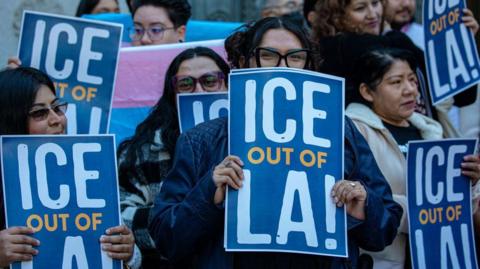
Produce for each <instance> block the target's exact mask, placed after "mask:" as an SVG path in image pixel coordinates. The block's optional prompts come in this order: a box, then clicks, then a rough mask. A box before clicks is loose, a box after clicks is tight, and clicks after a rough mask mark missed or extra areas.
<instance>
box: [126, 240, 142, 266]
mask: <svg viewBox="0 0 480 269" xmlns="http://www.w3.org/2000/svg"><path fill="white" fill-rule="evenodd" d="M127 265H128V266H126V267H127V268H131V269H139V268H140V266H141V265H142V253H140V250H139V249H138V247H137V245H136V244H135V245H133V255H132V258H131V259H130V260H129V261H128V263H127Z"/></svg>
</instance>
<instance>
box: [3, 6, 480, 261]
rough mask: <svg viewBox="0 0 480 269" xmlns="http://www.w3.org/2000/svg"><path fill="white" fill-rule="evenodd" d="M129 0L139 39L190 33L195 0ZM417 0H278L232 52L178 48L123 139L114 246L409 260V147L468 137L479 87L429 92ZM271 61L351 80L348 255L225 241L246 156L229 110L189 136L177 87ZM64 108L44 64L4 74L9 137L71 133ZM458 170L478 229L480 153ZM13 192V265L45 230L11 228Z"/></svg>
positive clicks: (236, 36)
mask: <svg viewBox="0 0 480 269" xmlns="http://www.w3.org/2000/svg"><path fill="white" fill-rule="evenodd" d="M127 4H128V7H129V9H130V11H131V14H132V19H133V23H134V26H133V27H132V29H129V33H130V37H131V40H132V45H133V46H146V45H161V44H171V43H178V42H184V41H185V33H186V30H187V29H186V27H187V22H188V20H189V19H190V17H191V6H190V4H189V3H188V2H187V1H186V0H127ZM415 6H416V3H415V0H305V1H304V2H302V1H282V0H278V1H270V0H269V1H266V5H265V8H264V9H263V10H262V12H261V16H263V18H260V19H258V20H257V21H254V22H249V23H247V24H245V25H244V26H242V27H241V28H239V29H237V30H236V31H235V32H234V33H232V34H231V35H230V36H229V37H228V38H227V39H226V40H225V51H226V52H227V58H228V59H227V62H226V61H225V60H224V59H223V58H222V57H220V56H219V55H218V54H217V53H215V52H214V51H213V50H211V49H210V48H206V47H195V48H190V49H186V50H185V51H183V52H181V53H180V54H179V55H178V56H176V57H175V59H174V60H173V61H172V63H171V64H170V66H169V68H168V70H167V72H166V75H165V84H164V92H163V95H162V96H161V97H160V99H159V100H158V101H157V103H156V104H155V106H154V107H153V108H152V109H151V111H150V113H149V114H148V116H147V117H146V118H145V120H144V121H143V122H141V123H140V124H139V125H138V126H137V127H136V130H135V134H134V135H133V136H132V137H130V138H128V139H126V140H125V141H123V142H122V143H121V144H120V145H119V147H118V151H117V157H118V175H119V184H120V205H121V215H122V219H123V222H124V223H125V224H124V225H120V226H116V227H112V228H110V229H108V230H107V232H106V235H105V236H103V237H102V239H101V244H102V246H103V249H104V250H105V251H106V252H107V254H108V255H109V256H110V257H112V258H114V259H119V260H123V261H124V262H125V264H126V266H130V267H132V268H410V266H411V264H410V263H411V262H410V259H409V255H410V254H409V249H408V217H407V213H406V212H407V198H406V159H405V158H406V153H407V152H406V145H407V144H408V142H409V141H413V140H424V139H425V140H428V139H442V138H452V137H462V134H461V133H459V132H458V130H457V129H456V128H455V126H454V125H453V124H452V123H451V121H450V118H449V117H448V110H449V109H450V107H451V106H452V105H453V104H455V105H456V106H466V105H469V104H472V103H473V102H475V98H476V96H477V91H478V88H477V86H474V87H471V88H470V89H468V90H466V91H464V92H462V93H460V94H458V95H456V96H454V97H453V98H452V99H451V100H447V101H445V102H443V103H441V104H440V105H433V104H432V103H431V98H430V94H431V93H430V92H431V90H430V88H431V85H428V82H427V81H426V79H425V78H426V64H425V61H424V57H423V49H424V48H423V42H424V41H423V28H422V27H421V25H418V24H417V23H415V22H414V14H415ZM104 12H110V13H117V12H119V6H118V1H117V0H97V1H92V0H81V1H80V3H79V6H78V10H77V13H76V16H82V15H84V14H97V13H104ZM462 12H463V13H462V23H464V24H465V26H466V27H467V28H468V29H469V30H470V31H472V33H473V34H477V32H478V30H479V24H478V22H477V20H476V19H475V17H474V16H473V14H472V12H471V11H470V10H468V9H464V10H463V11H462ZM260 67H270V68H272V67H291V68H297V69H305V70H309V71H317V72H321V73H326V74H331V75H336V76H339V77H344V78H345V81H346V83H345V98H346V102H345V105H346V107H345V111H346V112H345V114H346V117H345V137H344V145H345V153H344V155H345V156H344V160H345V163H344V178H343V179H342V180H339V181H338V182H337V183H336V184H335V185H334V187H333V189H332V193H331V195H332V201H333V203H335V204H336V205H337V206H338V207H343V206H345V207H346V212H347V218H348V221H347V224H348V225H347V234H348V238H349V240H348V253H349V257H348V258H338V257H326V256H316V255H307V254H293V253H292V254H286V253H268V252H226V251H225V249H224V246H223V243H224V238H223V236H224V232H223V231H224V214H225V208H224V200H225V193H226V187H227V186H229V187H230V188H232V189H235V190H238V189H240V188H241V187H242V185H243V184H242V182H243V171H242V167H243V161H242V160H241V159H240V158H239V157H237V156H233V155H229V152H228V143H229V141H228V119H227V118H219V119H216V120H212V121H208V122H206V123H203V124H200V125H198V126H196V127H195V128H193V129H191V130H189V131H188V132H186V133H184V134H182V135H180V131H179V123H178V111H177V108H176V95H177V94H179V93H197V92H217V91H227V90H228V74H229V73H230V69H239V68H260ZM66 110H67V104H66V103H65V102H63V101H62V100H61V99H59V98H58V97H57V96H56V92H55V88H54V85H53V83H52V81H51V80H50V78H49V77H48V76H47V75H45V74H44V73H42V72H41V71H39V70H36V69H34V68H30V67H23V66H22V63H21V62H20V60H19V59H17V58H15V57H12V58H10V59H9V60H8V68H6V69H5V70H3V71H1V72H0V135H9V134H63V133H65V131H66V127H65V126H66V124H67V123H66V121H67V120H66V117H65V112H66ZM461 171H462V174H463V175H464V176H466V177H468V178H470V179H471V183H472V184H471V185H472V192H473V195H472V201H471V202H472V208H473V211H472V214H473V217H474V219H475V220H476V221H475V228H476V229H479V230H480V221H479V220H480V210H479V200H480V184H477V183H478V179H480V156H479V155H478V153H477V154H474V155H468V156H465V158H464V159H463V163H462V166H461ZM0 186H1V185H0ZM2 193H3V192H0V195H2ZM0 198H1V196H0ZM2 203H3V199H0V206H1V207H0V209H1V210H0V214H1V215H0V267H6V266H8V265H10V264H11V263H13V262H16V261H28V260H31V259H32V258H33V257H34V256H35V255H37V254H38V250H37V249H36V248H37V247H38V246H39V244H40V243H41V242H39V241H38V240H37V239H35V238H34V237H33V236H32V235H33V234H34V232H33V230H32V229H31V228H28V227H10V228H6V227H5V222H4V215H3V204H2Z"/></svg>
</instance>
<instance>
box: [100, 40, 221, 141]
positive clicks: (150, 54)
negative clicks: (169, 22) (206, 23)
mask: <svg viewBox="0 0 480 269" xmlns="http://www.w3.org/2000/svg"><path fill="white" fill-rule="evenodd" d="M223 43H224V40H223V39H220V40H210V41H199V42H187V43H179V44H168V45H158V46H143V47H128V48H122V49H121V50H120V59H119V63H118V70H117V81H116V83H115V94H114V97H113V108H112V114H111V119H110V130H109V133H113V134H115V136H116V139H115V141H116V142H117V144H118V143H120V142H122V141H123V140H124V139H125V138H128V137H130V136H132V135H133V134H134V132H135V128H136V126H137V125H138V124H139V123H140V122H142V121H143V120H144V119H145V118H146V116H147V115H148V113H149V111H150V109H151V107H152V106H154V105H155V104H156V103H157V101H158V99H159V98H160V97H161V96H162V94H163V86H164V77H165V73H166V72H167V69H168V66H169V65H170V63H171V62H172V60H173V59H174V58H175V57H176V56H177V55H178V54H179V53H180V52H182V51H184V50H185V49H187V48H193V47H198V46H203V47H209V48H211V49H213V50H214V51H215V52H217V53H218V54H219V55H220V56H222V57H223V58H224V59H226V53H225V49H224V47H223Z"/></svg>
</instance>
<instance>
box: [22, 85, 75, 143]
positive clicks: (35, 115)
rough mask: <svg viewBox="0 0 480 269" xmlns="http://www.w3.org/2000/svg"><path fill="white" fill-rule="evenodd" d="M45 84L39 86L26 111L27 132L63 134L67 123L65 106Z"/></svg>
mask: <svg viewBox="0 0 480 269" xmlns="http://www.w3.org/2000/svg"><path fill="white" fill-rule="evenodd" d="M59 105H62V103H61V102H60V101H59V100H58V98H57V97H56V96H55V95H54V94H53V93H52V91H51V90H50V89H49V88H48V87H47V86H45V85H42V86H40V89H39V90H38V91H37V95H36V96H35V100H34V102H33V105H32V107H31V108H30V111H29V113H28V116H27V117H28V120H27V122H28V128H27V129H28V133H29V134H63V133H65V127H66V125H67V118H66V117H65V110H66V105H65V106H59Z"/></svg>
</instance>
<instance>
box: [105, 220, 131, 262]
mask: <svg viewBox="0 0 480 269" xmlns="http://www.w3.org/2000/svg"><path fill="white" fill-rule="evenodd" d="M106 233H107V235H103V236H102V237H100V243H102V250H103V251H106V252H107V255H108V256H109V257H110V258H112V259H118V260H123V261H129V260H130V259H131V258H132V255H133V247H134V244H135V238H134V237H133V233H132V231H131V230H130V229H129V228H128V227H127V226H125V225H119V226H115V227H112V228H110V229H107V231H106Z"/></svg>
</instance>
